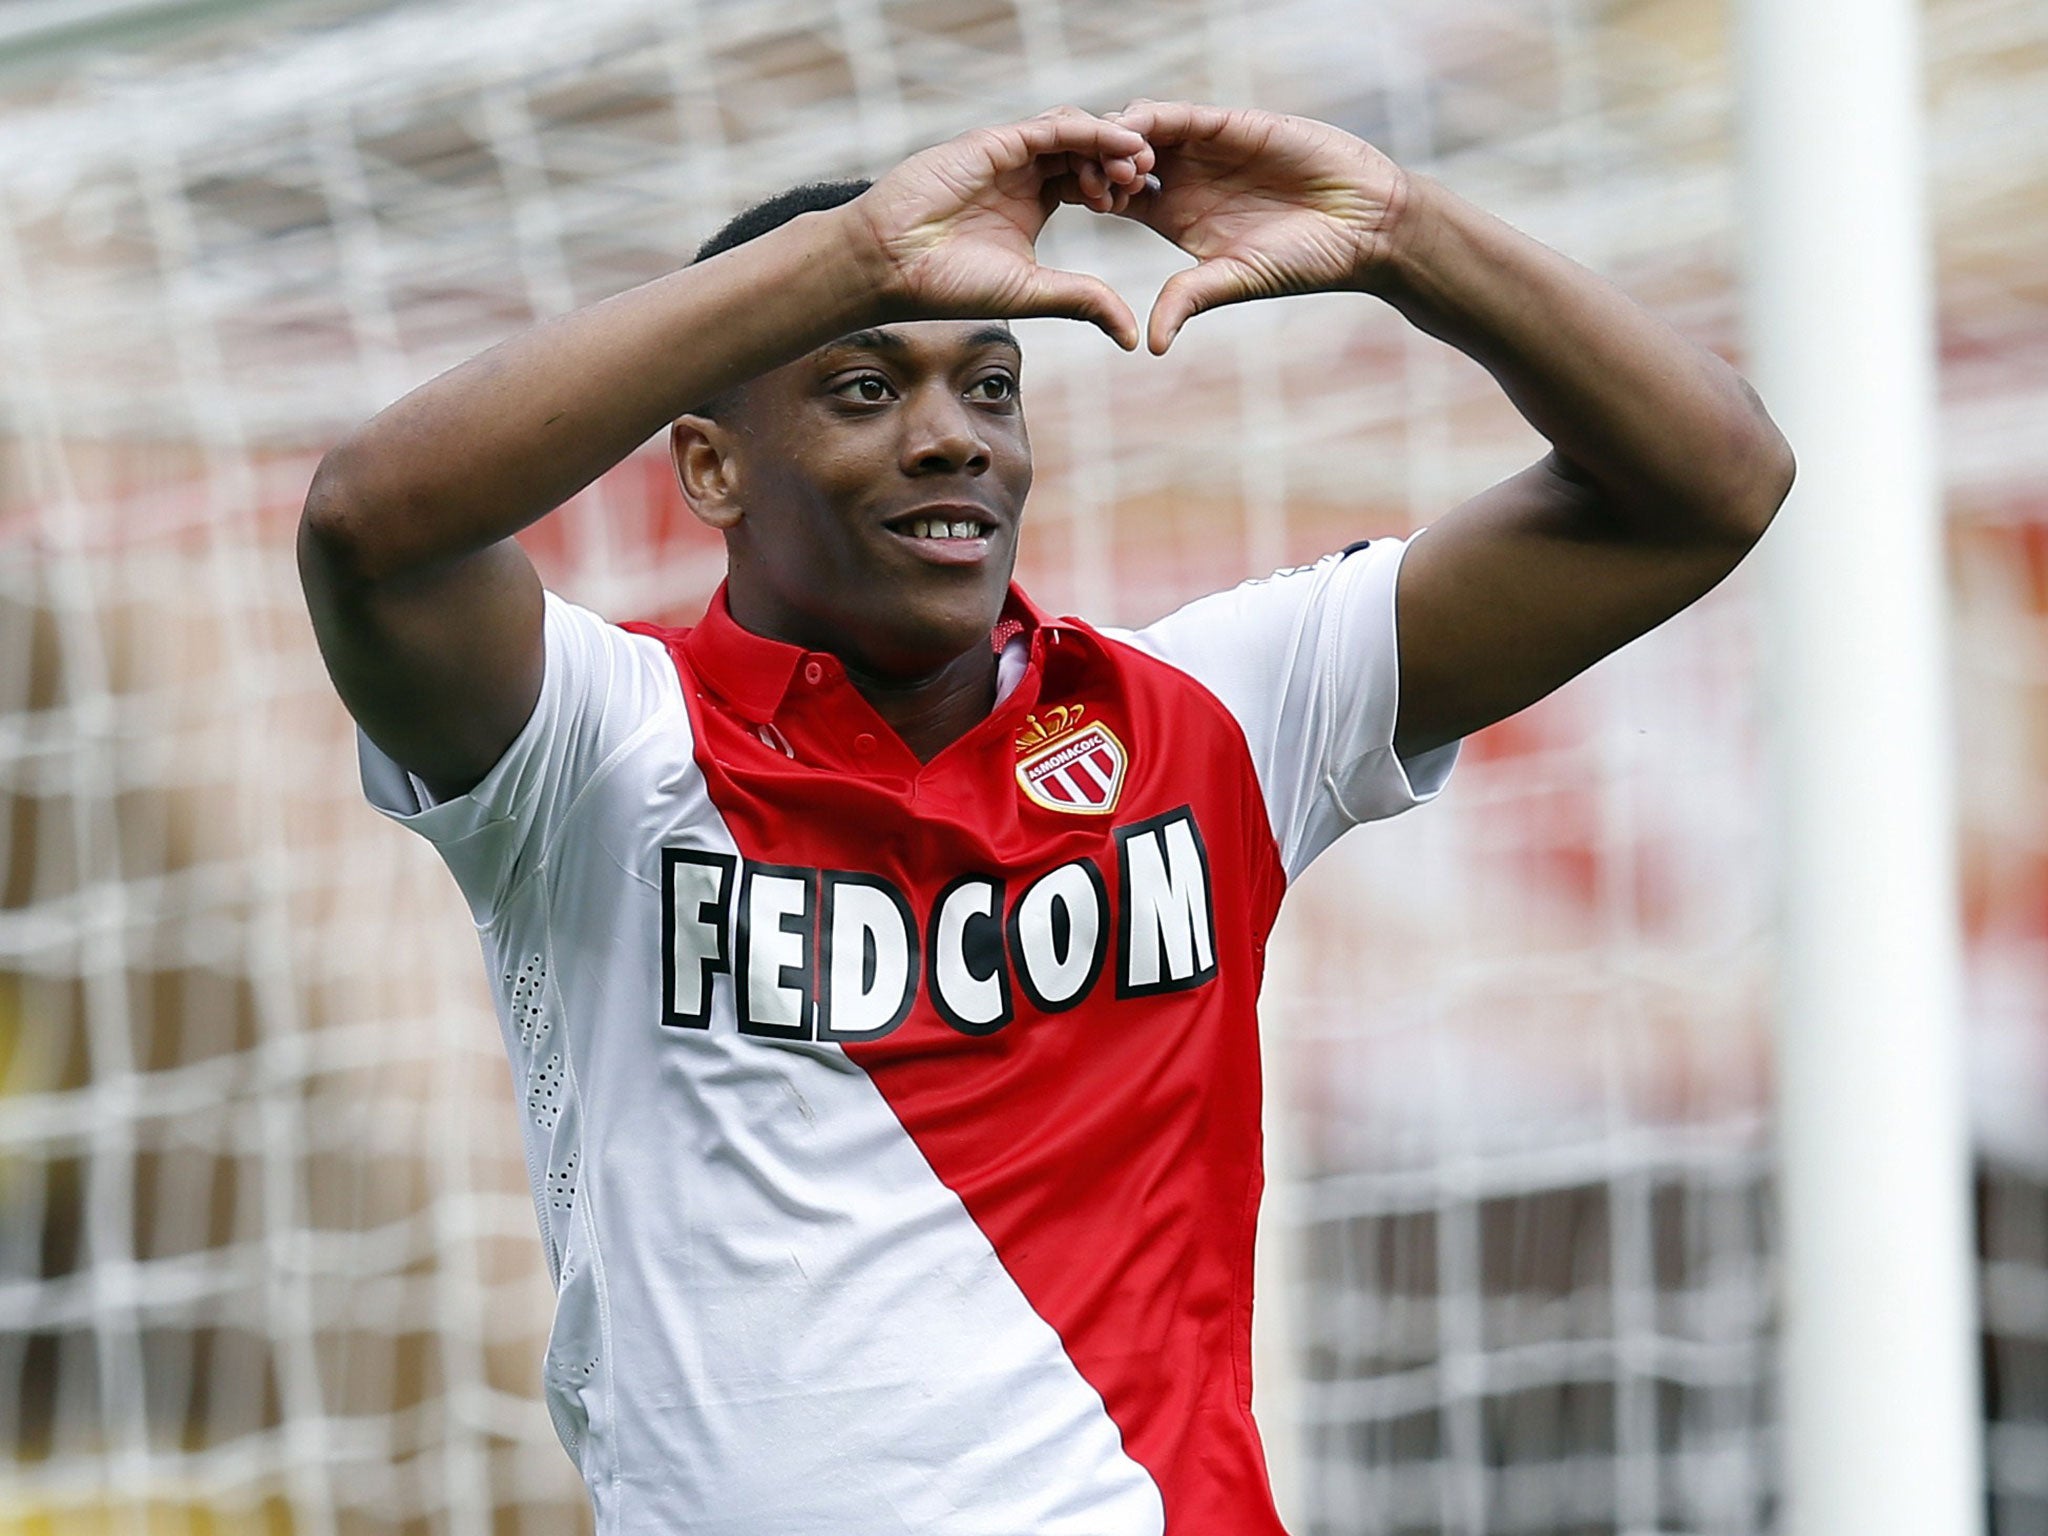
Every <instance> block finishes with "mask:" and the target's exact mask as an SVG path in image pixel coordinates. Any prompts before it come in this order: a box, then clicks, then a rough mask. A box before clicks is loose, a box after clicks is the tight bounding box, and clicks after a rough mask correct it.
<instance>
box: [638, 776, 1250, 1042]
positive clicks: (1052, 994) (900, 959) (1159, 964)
mask: <svg viewBox="0 0 2048 1536" xmlns="http://www.w3.org/2000/svg"><path fill="white" fill-rule="evenodd" d="M1112 837H1113V839H1114V843H1115V847H1116V868H1115V870H1114V871H1108V870H1106V869H1105V868H1104V867H1103V865H1102V864H1098V863H1097V862H1096V860H1094V859H1092V858H1087V857H1082V858H1077V859H1070V860H1068V861H1067V862H1066V863H1064V864H1061V865H1058V866H1056V867H1055V868H1053V869H1050V870H1047V871H1046V872H1045V873H1043V874H1041V875H1039V876H1038V877H1037V878H1036V879H1034V880H1032V881H1031V882H1030V883H1029V884H1027V885H1024V886H1022V887H1021V888H1019V889H1016V890H1012V889H1011V883H1010V882H1008V881H1005V880H1004V879H1003V878H1002V877H1001V876H998V875H983V874H974V873H968V874H962V875H960V876H959V877H958V878H956V879H954V880H953V881H951V882H950V883H948V884H947V885H946V886H945V887H943V888H942V889H940V890H939V891H938V893H937V894H936V895H935V896H933V897H932V898H931V901H930V902H929V904H928V905H926V906H925V909H924V910H923V911H919V910H918V909H917V906H916V905H914V904H913V901H912V899H911V897H910V896H909V895H907V894H906V893H904V892H903V891H901V890H899V889H898V888H897V887H896V886H895V885H894V884H893V883H892V882H890V881H889V880H887V879H885V878H884V877H883V876H881V875H875V874H868V873H865V872H863V871H859V870H844V869H810V868H806V867H802V866H797V865H787V864H757V863H755V862H754V861H753V860H751V859H741V858H738V857H736V856H734V855H733V854H729V853H714V852H710V851H707V850H702V849H695V848H664V849H663V850H662V857H661V894H662V994H663V999H664V1003H663V1009H664V1011H663V1017H662V1022H663V1023H664V1024H666V1025H668V1026H669V1027H670V1028H673V1029H708V1028H710V1026H711V1021H712V1017H713V1015H714V1013H715V1012H718V1011H719V1006H718V1005H717V1004H716V1001H715V1000H716V998H717V995H718V994H719V993H720V992H721V991H723V990H724V987H725V986H727V985H729V986H730V988H731V999H730V1002H729V1004H726V1005H724V1006H729V1007H730V1009H731V1014H730V1015H729V1016H730V1017H733V1018H734V1019H735V1020H736V1022H737V1024H738V1026H739V1031H740V1033H741V1034H743V1035H752V1036H755V1037H757V1038H761V1039H769V1040H827V1041H832V1040H836V1041H866V1040H879V1039H881V1038H882V1037H884V1036H885V1035H888V1034H890V1033H892V1032H893V1031H894V1030H895V1029H896V1028H897V1026H899V1025H900V1024H902V1023H903V1021H904V1020H905V1019H907V1018H908V1017H910V1013H911V1009H912V1008H913V1006H914V1005H915V1004H916V1002H917V999H918V996H919V994H920V993H922V994H923V995H924V997H925V998H926V999H928V1000H929V1002H930V1004H931V1007H932V1010H933V1012H935V1013H936V1014H937V1015H938V1016H939V1017H940V1018H941V1019H942V1020H944V1021H945V1022H946V1023H947V1024H948V1025H950V1026H951V1027H952V1028H954V1029H956V1030H958V1031H959V1032H960V1033H961V1034H963V1035H992V1034H994V1033H995V1032H996V1031H997V1030H999V1029H1002V1028H1003V1027H1004V1026H1005V1025H1007V1024H1008V1023H1009V1022H1010V1021H1011V1020H1012V1019H1014V1018H1015V1017H1016V1015H1017V998H1018V996H1020V995H1021V996H1022V997H1023V998H1024V999H1025V1000H1026V1001H1027V1002H1028V1003H1029V1004H1030V1006H1031V1007H1032V1008H1034V1009H1036V1010H1037V1011H1038V1012H1039V1013H1042V1014H1051V1013H1063V1012H1065V1011H1066V1010H1067V1009H1069V1008H1073V1007H1077V1006H1079V1005H1080V1004H1081V1003H1083V1002H1085V1001H1086V1000H1087V999H1088V997H1089V995H1090V994H1091V993H1093V992H1094V991H1095V989H1096V987H1097V985H1098V984H1100V983H1103V982H1104V979H1105V977H1108V978H1110V984H1111V985H1113V986H1114V988H1115V995H1116V996H1117V997H1119V998H1130V997H1149V996H1152V995H1155V994H1157V993H1162V992H1183V991H1186V990H1188V989H1189V988H1192V987H1199V986H1202V985H1204V984H1206V983H1207V982H1210V981H1212V980H1214V979H1215V976H1216V920H1215V912H1214V908H1213V905H1212V896H1211V882H1210V879H1209V855H1208V851H1207V849H1206V847H1205V846H1204V845H1203V842H1202V833H1201V829H1200V828H1199V827H1197V826H1196V825H1195V818H1194V814H1193V812H1192V811H1191V810H1190V808H1189V807H1187V806H1182V807H1180V808H1179V809H1178V810H1174V811H1168V812H1167V813H1166V814H1165V815H1163V816H1153V817H1149V818H1147V819H1146V820H1144V821H1138V822H1133V823H1131V824H1130V825H1128V826H1122V827H1117V828H1116V829H1115V830H1114V832H1113V834H1112ZM1105 852H1106V850H1105ZM1104 862H1105V863H1106V862H1107V861H1106V860H1105V861H1104ZM1112 892H1114V902H1112V899H1111V898H1112ZM720 976H725V977H728V978H730V980H729V982H726V983H721V982H719V981H718V980H717V978H718V977H720Z"/></svg>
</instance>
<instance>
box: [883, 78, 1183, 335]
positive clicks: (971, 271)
mask: <svg viewBox="0 0 2048 1536" xmlns="http://www.w3.org/2000/svg"><path fill="white" fill-rule="evenodd" d="M1152 162H1153V154H1152V150H1151V147H1150V146H1149V145H1148V144H1146V142H1145V139H1144V136H1143V135H1142V134H1141V133H1139V132H1137V131H1136V130H1134V129H1132V128H1129V127H1125V126H1123V125H1121V124H1117V123H1113V122H1110V121H1108V120H1107V119H1104V118H1100V117H1095V116H1093V115H1091V114H1090V113H1087V112H1083V111H1081V110H1080V109H1079V108H1077V107H1056V108H1054V109H1053V110H1052V111H1050V112H1045V113H1041V114H1040V115H1039V116H1037V117H1033V118H1029V119H1027V120H1025V121H1024V122H1021V123H1010V124H1007V125H1005V126H1003V127H1000V128H977V129H975V130H974V131H972V132H970V133H964V134H962V135H960V137H958V138H956V139H950V140H948V141H947V142H946V143H944V144H940V145H937V146H935V147H934V148H931V149H928V150H925V151H924V152H923V153H922V154H918V155H913V156H911V158H910V159H908V160H906V161H904V162H903V163H902V164H901V165H899V166H897V167H896V168H895V169H894V170H893V171H891V172H889V174H888V175H886V176H884V177H882V179H881V180H879V181H877V182H876V183H875V184H874V186H872V187H871V188H869V189H868V190H867V191H866V192H864V193H862V194H861V196H860V197H858V198H856V199H855V200H854V201H853V202H852V203H851V204H849V205H848V212H849V214H851V215H852V216H853V218H854V219H855V221H856V228H858V229H860V230H862V231H863V232H864V234H865V235H866V237H867V238H868V239H869V240H870V241H871V242H872V248H873V251H874V253H875V255H876V257H877V258H878V260H879V263H880V274H881V277H880V287H881V290H882V292H883V294H884V296H885V303H886V305H887V308H888V310H889V312H890V314H891V316H892V318H897V319H941V318H948V319H950V318H962V319H982V318H992V319H1022V318H1024V317H1026V316H1031V315H1052V316H1058V317H1061V318H1065V319H1070V320H1088V321H1092V322H1093V323H1094V324H1096V325H1098V326H1100V327H1102V329H1103V330H1104V331H1106V332H1108V333H1109V335H1110V337H1111V338H1112V339H1113V340H1114V341H1115V342H1116V343H1117V345H1118V346H1120V347H1122V348H1124V350H1126V351H1131V350H1133V349H1135V348H1136V347H1137V345H1138V324H1137V321H1136V320H1135V319H1134V318H1133V317H1132V315H1131V311H1130V308H1129V306H1127V305H1126V304H1125V303H1124V301H1123V300H1122V299H1121V298H1119V297H1118V296H1117V293H1116V290H1114V289H1113V288H1111V287H1110V286H1109V285H1108V284H1107V283H1105V282H1103V281H1102V280H1101V279H1100V278H1097V277H1091V276H1088V275H1087V274H1085V273H1079V272H1063V271H1060V270H1058V269H1057V268H1052V267H1041V266H1040V265H1039V264H1038V260H1037V256H1036V253H1035V249H1034V248H1035V246H1036V243H1037V240H1038V234H1039V231H1040V230H1042V229H1043V228H1044V227H1045V221H1046V220H1047V219H1048V218H1050V217H1051V216H1052V211H1053V210H1054V209H1055V208H1057V207H1058V206H1059V205H1060V204H1061V203H1063V202H1064V203H1079V204H1082V205H1084V206H1086V207H1089V208H1092V209H1095V210H1096V211H1097V212H1101V213H1115V212H1121V211H1122V210H1123V209H1124V208H1125V207H1126V206H1127V204H1128V203H1129V201H1130V198H1131V197H1132V195H1133V194H1134V193H1136V192H1138V191H1140V190H1142V189H1143V187H1144V178H1145V175H1146V173H1147V172H1148V171H1150V170H1151V169H1152Z"/></svg>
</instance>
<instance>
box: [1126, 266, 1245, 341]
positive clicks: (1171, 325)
mask: <svg viewBox="0 0 2048 1536" xmlns="http://www.w3.org/2000/svg"><path fill="white" fill-rule="evenodd" d="M1249 276H1250V274H1249V273H1247V272H1246V271H1245V270H1244V269H1243V267H1242V266H1240V265H1239V264H1238V263H1237V262H1235V261H1231V260H1229V259H1228V258H1218V259H1216V260H1213V261H1204V262H1198V263H1196V264H1195V265H1194V266H1192V267H1186V268H1183V269H1182V270H1181V271H1179V272H1176V273H1174V274H1173V276H1171V277H1169V278H1168V279H1167V280H1166V286H1165V287H1163V288H1161V289H1160V290H1159V297H1158V298H1156V299H1154V300H1153V301H1152V315H1151V318H1150V320H1149V321H1148V322H1147V323H1146V327H1145V332H1146V335H1145V341H1146V345H1147V346H1149V347H1150V348H1151V350H1152V355H1153V356H1154V357H1160V356H1163V355H1164V354H1165V352H1166V349H1167V348H1168V347H1170V346H1172V345H1173V338H1174V337H1176V336H1178V335H1179V334H1180V328H1181V327H1182V326H1184V325H1186V324H1187V323H1188V321H1190V320H1192V319H1193V318H1194V317H1195V316H1196V315H1199V314H1200V313H1202V311H1203V310H1205V309H1215V308H1217V307H1218V306H1219V305H1223V304H1236V303H1239V302H1241V301H1242V300H1245V299H1248V298H1250V297H1252V293H1251V289H1250V286H1249V284H1248V282H1247V279H1248V277H1249Z"/></svg>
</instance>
